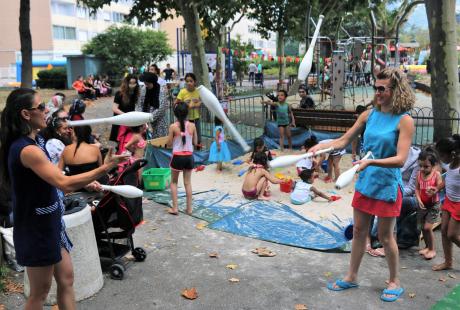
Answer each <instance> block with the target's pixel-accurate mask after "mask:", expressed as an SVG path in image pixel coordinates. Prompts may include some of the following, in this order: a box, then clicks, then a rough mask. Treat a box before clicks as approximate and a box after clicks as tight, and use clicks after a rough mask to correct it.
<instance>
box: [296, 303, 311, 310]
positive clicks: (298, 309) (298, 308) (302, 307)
mask: <svg viewBox="0 0 460 310" xmlns="http://www.w3.org/2000/svg"><path fill="white" fill-rule="evenodd" d="M294 309H295V310H308V308H307V305H304V304H297V305H295V308H294Z"/></svg>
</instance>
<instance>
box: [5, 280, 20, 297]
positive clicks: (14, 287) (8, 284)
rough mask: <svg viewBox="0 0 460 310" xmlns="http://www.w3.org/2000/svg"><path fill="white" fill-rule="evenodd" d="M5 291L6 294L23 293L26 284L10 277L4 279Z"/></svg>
mask: <svg viewBox="0 0 460 310" xmlns="http://www.w3.org/2000/svg"><path fill="white" fill-rule="evenodd" d="M3 290H4V292H5V294H7V295H8V294H14V293H17V294H23V293H24V285H23V284H22V283H17V282H14V281H11V280H10V279H8V278H7V279H5V281H4V289H3Z"/></svg>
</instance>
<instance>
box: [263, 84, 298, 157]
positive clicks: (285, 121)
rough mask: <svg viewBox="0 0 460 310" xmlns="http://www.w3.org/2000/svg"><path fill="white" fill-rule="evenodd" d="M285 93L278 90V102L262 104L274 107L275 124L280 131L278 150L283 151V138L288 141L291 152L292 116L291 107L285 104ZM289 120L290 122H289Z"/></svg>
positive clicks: (293, 123) (293, 122)
mask: <svg viewBox="0 0 460 310" xmlns="http://www.w3.org/2000/svg"><path fill="white" fill-rule="evenodd" d="M286 98H287V91H285V90H284V89H280V90H279V91H278V102H273V101H264V102H263V103H265V104H269V105H271V106H274V107H276V123H277V124H278V129H279V131H280V150H281V152H282V151H284V136H285V135H286V137H287V139H288V144H289V149H290V150H292V139H291V128H290V126H292V127H295V120H294V114H292V111H291V107H290V106H289V104H288V103H287V102H286ZM289 118H290V119H291V121H289Z"/></svg>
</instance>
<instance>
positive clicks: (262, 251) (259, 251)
mask: <svg viewBox="0 0 460 310" xmlns="http://www.w3.org/2000/svg"><path fill="white" fill-rule="evenodd" d="M251 252H252V253H254V254H257V255H259V256H260V257H273V256H276V253H275V252H272V251H271V250H269V249H267V248H266V247H261V248H255V249H254V250H252V251H251Z"/></svg>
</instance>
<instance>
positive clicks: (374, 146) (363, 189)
mask: <svg viewBox="0 0 460 310" xmlns="http://www.w3.org/2000/svg"><path fill="white" fill-rule="evenodd" d="M405 114H407V113H402V114H398V115H394V114H392V113H382V112H380V111H378V110H376V109H372V111H371V112H370V113H369V116H368V118H367V123H366V131H365V132H364V137H363V138H364V146H363V148H364V152H365V153H367V152H368V151H371V152H372V154H373V155H374V158H375V159H382V158H388V157H393V156H396V152H397V145H398V138H399V130H398V125H399V121H400V120H401V117H402V116H404V115H405ZM398 186H401V188H402V177H401V170H400V169H399V168H383V167H377V166H368V167H366V169H364V170H363V171H361V172H360V173H359V176H358V181H357V182H356V186H355V189H356V190H357V191H358V192H360V193H361V194H363V195H364V196H366V197H369V198H374V199H378V200H383V201H387V202H395V201H396V197H397V194H398Z"/></svg>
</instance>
